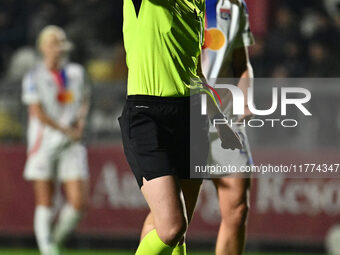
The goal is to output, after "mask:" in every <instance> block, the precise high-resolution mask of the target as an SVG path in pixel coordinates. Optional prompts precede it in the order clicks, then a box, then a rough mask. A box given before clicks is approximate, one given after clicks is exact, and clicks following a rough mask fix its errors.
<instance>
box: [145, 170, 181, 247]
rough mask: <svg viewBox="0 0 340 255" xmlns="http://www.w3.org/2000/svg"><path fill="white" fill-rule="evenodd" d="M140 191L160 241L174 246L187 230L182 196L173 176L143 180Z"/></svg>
mask: <svg viewBox="0 0 340 255" xmlns="http://www.w3.org/2000/svg"><path fill="white" fill-rule="evenodd" d="M141 191H142V193H143V195H144V197H145V199H146V202H147V203H148V205H149V207H150V210H151V213H152V215H153V218H154V224H155V228H156V231H157V233H158V235H159V237H160V239H161V240H162V241H163V242H164V243H166V244H168V245H170V246H174V245H176V244H177V243H178V242H179V241H180V240H181V238H182V236H183V235H184V233H185V231H186V229H187V217H186V213H185V205H184V199H183V194H182V191H181V188H180V185H179V183H178V180H177V178H176V177H174V176H170V175H168V176H162V177H159V178H155V179H152V180H150V181H147V180H146V179H143V186H142V188H141Z"/></svg>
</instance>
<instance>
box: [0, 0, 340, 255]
mask: <svg viewBox="0 0 340 255" xmlns="http://www.w3.org/2000/svg"><path fill="white" fill-rule="evenodd" d="M247 3H248V8H249V12H250V22H251V27H252V30H253V32H254V34H255V37H256V42H257V43H256V45H255V46H253V47H252V48H251V49H250V57H251V62H252V64H253V67H254V71H255V76H256V77H272V78H277V79H280V78H287V77H298V78H304V77H315V78H316V77H338V76H339V70H340V53H339V42H340V3H339V1H337V0H323V1H321V0H299V1H296V0H285V1H278V0H252V1H250V0H248V1H247ZM48 24H56V25H60V26H62V27H63V28H64V29H65V30H66V32H67V34H68V36H69V38H70V39H71V40H72V41H73V42H74V44H75V50H74V51H73V52H72V54H71V59H72V60H73V61H76V62H79V63H81V64H83V65H84V66H85V67H86V68H87V71H88V72H89V74H90V75H91V78H92V80H93V96H92V107H91V113H90V117H89V123H88V127H87V131H86V141H87V144H88V149H89V164H90V171H91V193H90V196H91V197H90V208H89V211H88V213H87V216H86V217H85V219H84V221H83V222H82V224H81V226H80V228H79V229H78V231H77V232H76V233H75V234H74V235H73V237H72V239H71V240H70V242H69V247H71V248H82V249H127V250H132V249H134V248H135V247H136V246H137V240H138V233H139V230H140V228H141V226H142V221H143V219H144V217H145V215H146V213H147V211H146V205H145V202H144V201H143V199H142V197H141V195H140V193H139V191H138V187H137V185H136V183H135V180H134V178H133V177H132V175H131V173H130V171H129V170H128V166H127V163H126V162H125V159H124V157H123V153H122V146H121V141H120V133H119V129H118V123H117V121H116V120H117V117H118V115H119V114H120V112H121V109H122V105H123V103H124V98H125V91H126V75H127V69H126V66H125V54H124V49H123V44H122V33H121V26H122V1H117V0H115V1H109V0H82V1H81V0H55V1H46V0H1V1H0V248H1V247H4V248H8V247H9V248H11V247H16V248H21V247H24V248H26V247H28V248H30V247H34V245H35V243H34V238H33V228H32V219H33V197H32V190H31V186H30V185H29V184H28V183H26V182H24V181H23V179H22V170H23V166H24V162H25V127H26V121H27V117H26V109H25V107H24V106H23V105H22V104H21V101H20V96H21V79H22V76H23V74H24V73H25V72H26V71H27V70H28V69H29V68H30V67H31V66H32V65H33V64H34V63H35V61H36V60H37V56H36V52H35V48H34V47H35V38H36V36H37V34H38V32H39V31H40V29H41V28H43V27H44V26H45V25H48ZM313 90H314V92H315V93H314V94H313V95H316V99H313V101H312V104H311V105H310V107H311V108H312V109H313V111H314V112H317V113H318V114H316V117H313V118H312V119H310V121H309V122H308V123H307V124H306V125H305V126H304V128H303V129H302V130H301V129H300V130H299V131H286V130H280V129H266V128H263V129H260V130H256V132H254V131H252V130H250V133H249V136H250V139H251V145H252V147H253V154H254V160H255V162H256V163H268V162H270V163H277V164H280V163H289V164H290V163H306V162H314V163H318V162H319V163H336V162H334V160H338V163H339V155H340V149H339V148H340V136H339V134H340V111H339V109H340V103H339V102H340V100H339V99H340V84H339V83H337V84H333V85H327V84H324V83H323V84H319V85H318V86H317V87H315V86H314V88H313ZM267 93H268V90H267V89H266V87H264V86H261V84H260V85H258V86H257V87H256V101H257V102H261V103H260V104H262V103H263V104H265V102H266V100H267V98H268V97H267ZM253 184H254V185H253V187H252V191H251V210H250V218H249V231H248V236H249V238H248V240H249V241H248V245H247V250H248V251H251V252H262V251H269V252H273V253H275V254H276V252H296V253H297V254H301V253H302V252H305V253H307V254H311V253H324V252H325V238H326V237H327V234H328V233H329V230H330V229H331V228H332V227H333V226H334V225H336V224H337V223H339V222H340V180H339V179H308V178H305V179H288V178H277V177H276V178H261V179H258V180H255V181H254V183H253ZM214 192H215V191H214V188H213V187H212V185H211V184H210V183H208V182H206V183H205V184H204V188H203V190H202V195H201V199H200V203H199V206H198V211H197V213H196V216H195V218H194V221H193V224H192V226H191V227H190V233H189V240H190V241H189V247H192V249H196V250H197V249H200V250H207V251H208V252H209V251H210V254H211V253H212V251H213V246H214V241H215V237H216V234H217V228H218V223H219V214H218V208H217V201H216V198H215V193H214ZM56 203H57V204H60V203H61V201H60V197H57V198H56ZM339 242H340V240H339ZM130 253H131V252H130ZM0 254H24V252H19V251H16V252H14V251H12V252H11V251H10V250H9V251H7V253H6V252H5V251H1V250H0ZM25 254H26V253H25ZM32 254H36V253H34V251H33V253H32ZM80 254H85V253H80ZM89 254H96V253H94V252H93V253H89ZM118 254H123V253H119V252H118Z"/></svg>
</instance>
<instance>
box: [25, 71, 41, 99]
mask: <svg viewBox="0 0 340 255" xmlns="http://www.w3.org/2000/svg"><path fill="white" fill-rule="evenodd" d="M22 102H23V103H24V104H27V105H29V104H37V103H39V102H40V97H39V91H38V86H37V83H36V79H35V75H34V72H33V71H31V72H29V73H28V74H26V75H25V77H24V78H23V81H22Z"/></svg>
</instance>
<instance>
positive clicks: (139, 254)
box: [136, 229, 174, 255]
mask: <svg viewBox="0 0 340 255" xmlns="http://www.w3.org/2000/svg"><path fill="white" fill-rule="evenodd" d="M173 249H174V248H173V247H170V246H169V245H167V244H165V243H163V241H162V240H161V239H160V238H159V236H158V234H157V231H156V230H155V229H154V230H152V231H151V232H149V233H148V234H147V235H146V236H145V237H144V238H143V240H142V241H141V242H140V244H139V246H138V249H137V251H136V255H171V254H172V251H173Z"/></svg>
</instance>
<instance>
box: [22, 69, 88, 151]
mask: <svg viewBox="0 0 340 255" xmlns="http://www.w3.org/2000/svg"><path fill="white" fill-rule="evenodd" d="M62 71H63V73H64V76H65V77H64V78H65V81H64V83H65V84H64V86H65V88H64V89H63V90H62V91H63V93H61V88H60V84H58V80H57V78H56V77H55V76H54V74H53V73H52V72H51V71H50V70H48V69H47V68H46V66H45V65H44V64H43V63H40V64H38V65H37V66H36V67H34V68H33V69H32V70H31V71H30V72H29V73H28V74H26V76H25V77H24V79H23V89H22V101H23V102H24V104H27V105H30V104H37V103H39V104H41V105H42V108H43V110H44V112H45V113H46V114H47V116H48V117H49V118H51V119H52V120H53V121H55V122H57V123H58V124H59V125H61V126H64V127H70V126H71V125H72V124H74V123H75V122H76V120H77V117H78V113H79V110H80V106H81V103H82V101H83V99H84V98H85V97H88V96H89V86H88V83H87V82H86V81H87V79H86V78H85V71H84V68H83V67H82V66H80V65H78V64H72V63H68V64H66V65H65V66H64V68H63V69H62ZM27 139H28V154H32V153H35V152H37V151H38V150H39V149H40V148H41V147H43V149H44V150H46V151H48V152H49V153H48V154H50V155H51V154H53V153H56V151H57V150H59V149H61V148H63V147H64V146H66V145H67V144H69V143H71V141H70V139H69V137H67V136H66V135H65V134H63V133H61V132H60V131H58V130H55V129H53V128H52V127H49V126H45V125H43V124H42V123H41V122H40V121H39V120H38V119H37V118H36V117H34V116H31V115H30V116H29V124H28V133H27Z"/></svg>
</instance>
